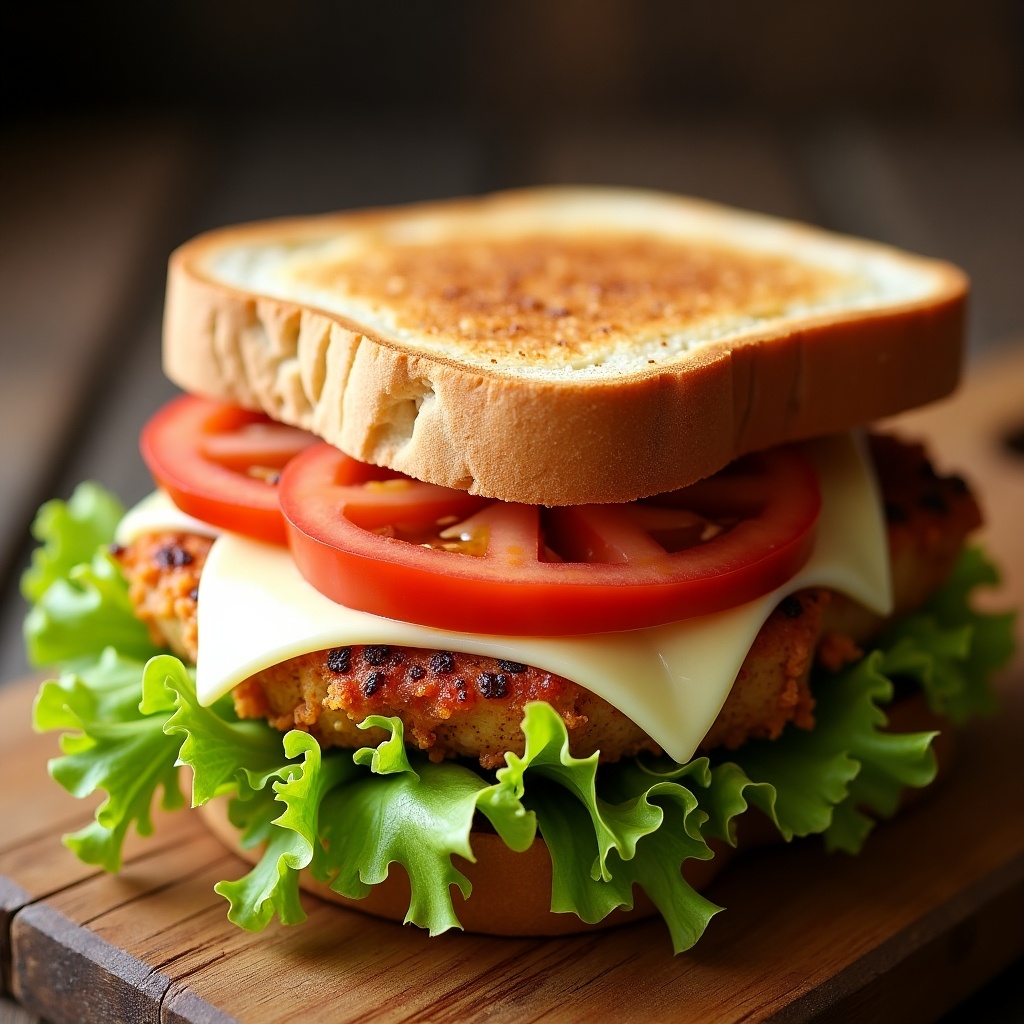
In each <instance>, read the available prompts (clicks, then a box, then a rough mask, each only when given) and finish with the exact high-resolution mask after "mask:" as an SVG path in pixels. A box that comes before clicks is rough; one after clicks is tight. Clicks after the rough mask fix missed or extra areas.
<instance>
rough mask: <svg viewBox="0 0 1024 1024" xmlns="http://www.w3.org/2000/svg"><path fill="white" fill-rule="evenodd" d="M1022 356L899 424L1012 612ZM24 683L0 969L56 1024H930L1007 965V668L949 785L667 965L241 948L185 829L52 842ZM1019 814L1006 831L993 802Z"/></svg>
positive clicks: (63, 807)
mask: <svg viewBox="0 0 1024 1024" xmlns="http://www.w3.org/2000/svg"><path fill="white" fill-rule="evenodd" d="M1022 385H1024V353H1020V352H1017V353H1016V354H1011V355H1009V356H1008V357H1007V356H1004V357H1003V358H1002V359H1000V360H999V361H998V362H996V363H993V364H992V365H990V366H989V367H987V368H986V367H982V368H981V370H980V372H979V373H978V375H977V377H976V378H975V379H974V380H973V381H972V382H971V384H970V385H969V386H968V387H966V388H965V389H964V390H963V391H962V392H961V393H960V395H958V396H957V397H956V398H955V399H953V400H952V401H950V402H949V403H946V404H945V405H943V406H937V407H935V408H934V409H932V410H926V411H924V412H922V413H918V414H915V415H914V416H913V417H910V416H908V417H905V418H903V419H902V424H903V426H904V429H906V430H913V431H914V432H916V433H925V434H927V435H929V436H931V437H933V438H934V439H935V443H936V445H937V446H938V447H940V448H941V449H942V450H943V451H944V453H945V455H946V457H944V458H943V459H942V461H943V463H946V462H950V461H955V462H956V464H958V465H960V466H964V467H966V468H967V470H969V471H970V472H971V475H972V477H973V479H974V480H975V481H976V482H977V483H978V485H979V488H980V490H982V492H983V493H985V494H986V495H987V497H988V501H987V502H986V503H987V504H988V505H989V506H990V525H989V528H988V537H987V543H988V544H989V546H990V547H991V548H992V550H993V551H994V553H995V554H996V555H997V557H999V558H1000V560H1001V561H1002V562H1003V565H1004V567H1005V568H1006V569H1007V573H1008V582H1007V586H1006V588H1005V589H1004V591H1003V593H1002V595H1001V596H1000V598H999V601H1000V602H1001V603H1004V604H1005V603H1012V604H1016V605H1017V606H1020V605H1021V604H1024V600H1022V597H1024V552H1022V549H1021V546H1020V545H1021V529H1020V525H1021V523H1022V522H1024V518H1022V517H1024V458H1021V457H1020V456H1019V455H1014V454H1013V453H1012V450H1011V449H1010V448H1009V447H1007V446H1006V445H1004V444H1003V443H1002V441H1001V438H1002V437H1003V436H1004V435H1006V434H1007V433H1008V432H1010V431H1012V429H1013V428H1015V427H1016V426H1017V425H1018V424H1017V423H1016V419H1017V417H1021V418H1024V403H1022V402H1021V401H1020V397H1021V395H1024V386H1022ZM33 689H34V682H33V681H26V682H25V683H22V684H20V685H17V686H13V687H8V688H5V689H4V690H3V691H0V770H2V771H3V773H4V777H5V778H6V779H8V780H14V782H15V784H14V785H8V786H6V787H5V788H4V790H3V792H2V794H0V821H2V822H4V825H3V831H2V832H0V925H2V927H0V942H2V943H3V945H2V947H0V962H2V963H3V965H4V975H5V982H6V987H7V988H8V989H9V991H11V992H12V993H13V994H14V996H15V997H16V998H17V999H18V1000H19V1002H20V1003H21V1004H22V1005H23V1006H24V1007H25V1008H27V1010H28V1011H30V1012H31V1013H34V1014H38V1015H39V1016H41V1017H43V1018H44V1019H46V1020H49V1021H52V1022H54V1024H59V1022H62V1021H111V1020H154V1021H156V1020H162V1021H222V1020H230V1019H235V1020H244V1021H277V1020H281V1021H284V1020H292V1019H296V1017H297V1016H299V1015H300V1012H301V1016H302V1017H303V1018H304V1019H305V1020H308V1021H354V1020H374V1021H412V1020H461V1021H478V1020H479V1021H484V1020H511V1019H516V1020H524V1019H525V1020H540V1019H551V1020H563V1019H578V1020H585V1019H598V1018H600V1019H606V1018H613V1019H619V1020H623V1021H634V1020H636V1021H651V1020H679V1021H691V1020H692V1021H702V1022H718V1021H721V1022H726V1021H740V1020H743V1021H760V1020H773V1021H806V1020H813V1019H816V1018H821V1019H827V1020H830V1021H847V1020H848V1021H854V1020H868V1019H871V1020H883V1021H884V1020H893V1021H927V1020H933V1019H935V1018H936V1017H937V1016H939V1015H940V1014H941V1013H942V1012H944V1011H945V1010H946V1009H948V1008H949V1007H950V1006H953V1005H955V1004H956V1003H957V1002H958V1001H960V1000H961V999H963V998H964V997H965V996H966V995H967V994H968V993H969V992H971V991H972V990H973V989H975V988H976V987H977V986H978V985H980V984H981V983H983V982H984V981H985V980H986V979H988V978H990V977H992V976H994V975H995V974H996V973H998V972H999V971H1000V970H1001V969H1002V968H1003V967H1004V966H1005V965H1007V964H1008V963H1010V962H1011V961H1012V960H1013V959H1015V958H1016V957H1019V956H1020V955H1021V953H1022V951H1024V912H1022V911H1024V815H1022V813H1021V808H1020V802H1019V799H1017V802H1016V804H1015V803H1014V799H1015V798H1019V796H1020V779H1021V778H1022V777H1024V746H1022V744H1021V742H1020V738H1021V736H1022V735H1024V668H1022V663H1021V661H1020V659H1018V661H1017V663H1016V665H1015V666H1014V668H1013V670H1012V671H1010V672H1009V673H1008V674H1007V675H1006V677H1005V678H1004V679H1003V680H1002V681H1001V687H1000V693H1001V704H1002V707H1001V711H1000V714H999V715H998V716H997V717H995V718H994V719H991V720H988V721H984V722H980V723H977V724H975V725H973V726H972V727H970V728H968V729H967V730H966V731H965V733H964V735H963V737H962V742H961V743H960V747H959V754H958V758H957V763H956V766H955V769H954V771H953V772H952V774H951V776H950V777H949V778H948V779H947V780H946V781H945V782H944V783H942V784H941V785H940V786H939V787H938V788H937V791H936V792H935V793H934V794H933V795H932V796H931V797H930V798H929V799H927V800H925V801H923V802H921V803H920V804H918V805H916V806H914V807H912V808H910V809H909V810H908V811H907V812H905V813H904V814H902V815H901V816H900V817H899V818H898V819H897V820H896V821H893V822H890V823H887V824H885V825H883V826H881V827H879V829H878V830H877V832H876V834H875V835H874V836H873V837H872V840H871V841H870V842H869V844H868V846H867V848H866V850H865V852H864V853H863V854H862V855H861V856H859V857H856V858H848V857H845V856H842V855H832V856H829V855H826V854H825V853H824V852H823V851H822V849H821V847H820V845H819V844H818V843H817V842H814V841H807V842H802V843H796V844H794V845H793V846H792V847H790V848H777V849H770V850H765V851H761V852H759V853H758V854H756V855H751V856H750V857H748V858H747V859H746V860H745V861H741V862H740V863H739V864H738V865H737V866H735V867H733V868H732V869H730V870H729V871H727V872H726V873H725V875H724V876H723V877H722V878H721V879H720V880H719V881H717V882H716V883H714V885H713V887H712V889H711V890H710V893H709V895H710V896H711V897H712V898H713V899H715V900H716V901H717V902H719V903H720V904H722V905H724V906H726V907H728V908H729V909H728V910H727V911H726V912H725V913H723V914H721V915H719V916H718V917H717V918H716V919H715V920H714V921H713V922H712V924H711V926H710V928H709V930H708V933H707V934H706V936H705V938H704V939H703V940H702V941H701V943H700V945H699V946H698V947H697V948H696V949H695V950H694V951H692V952H691V953H688V954H685V955H682V956H678V957H673V956H672V955H671V947H670V945H669V942H668V936H667V934H666V932H665V930H664V927H663V926H662V925H661V924H660V923H658V922H647V923H644V924H639V925H631V926H628V927H624V928H621V929H619V930H617V931H614V932H610V933H603V934H596V935H589V936H584V937H577V938H569V939H558V940H537V939H494V938H483V937H479V936H469V935H462V934H448V935H445V936H442V937H440V938H437V939H429V938H428V937H426V936H425V935H424V934H423V933H420V932H418V931H415V930H413V929H411V928H402V927H399V926H397V925H393V924H389V923H386V922H381V921H377V920H374V919H372V918H369V917H366V916H364V915H361V914H358V913H355V912H351V911H346V910H343V909H340V908H337V907H334V906H329V905H326V904H320V903H317V902H315V901H312V900H307V910H308V912H309V919H308V921H307V922H306V923H305V924H303V925H302V926H300V927H297V928H283V927H280V926H277V925H274V926H271V927H270V928H268V929H267V931H266V932H264V933H263V934H261V935H258V936H252V935H249V934H247V933H244V932H241V931H239V930H237V929H235V928H233V927H232V926H231V925H229V924H228V923H227V921H226V919H225V904H224V902H223V901H222V900H221V899H220V897H218V896H216V895H215V894H214V893H213V891H212V887H213V884H214V882H216V881H217V880H219V879H221V878H230V877H237V876H238V875H239V874H241V873H243V871H244V870H245V868H244V865H243V864H242V863H241V862H240V861H239V860H237V859H236V858H235V857H234V856H233V855H231V854H228V853H226V852H225V851H224V850H223V849H222V848H221V847H220V846H219V845H218V844H217V843H216V842H215V841H214V840H213V839H212V838H211V836H210V835H209V834H207V833H206V832H205V830H204V829H203V828H202V826H201V824H200V823H199V821H198V820H197V817H196V816H195V815H190V814H188V813H179V814H174V815H161V816H159V817H158V819H157V829H156V834H155V836H154V837H152V838H150V839H147V840H141V839H138V838H137V837H133V838H132V839H131V840H130V842H129V844H128V848H127V851H126V865H125V870H124V871H123V872H122V873H121V874H120V875H117V876H109V875H104V874H103V873H101V872H97V871H95V870H93V869H90V868H88V867H86V866H84V865H82V864H80V863H79V862H78V861H76V860H75V859H74V858H73V857H72V856H71V854H70V853H68V852H67V851H66V850H65V849H64V848H63V847H62V846H61V845H60V843H59V836H60V835H61V834H62V833H64V832H66V831H68V830H69V829H72V828H74V827H76V826H78V825H79V824H82V823H84V821H85V820H86V819H87V818H88V815H89V811H90V808H89V806H88V805H84V804H82V803H81V802H79V801H76V800H73V799H72V798H70V797H68V796H67V795H66V794H64V793H63V792H62V791H60V790H59V789H58V788H57V787H56V785H55V784H53V783H52V782H50V781H49V779H48V778H47V776H46V772H45V761H46V758H47V757H48V756H51V755H52V754H53V753H54V752H55V741H54V739H53V737H51V736H37V735H34V734H33V733H32V732H31V731H30V730H29V727H28V718H29V710H30V704H31V699H32V692H33ZM1008 804H1009V806H1010V807H1012V808H1015V813H1011V814H1007V813H1006V808H1007V806H1008Z"/></svg>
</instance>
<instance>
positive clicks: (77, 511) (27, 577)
mask: <svg viewBox="0 0 1024 1024" xmlns="http://www.w3.org/2000/svg"><path fill="white" fill-rule="evenodd" d="M123 515H124V507H123V506H122V505H121V502H120V501H118V500H117V498H115V497H114V495H112V494H111V493H110V492H109V491H106V490H104V489H103V488H102V487H100V486H99V484H95V483H92V482H88V481H87V482H86V483H81V484H79V485H78V486H77V487H76V488H75V490H74V493H73V494H72V495H71V497H70V498H69V499H68V501H66V502H63V501H60V500H58V499H56V498H55V499H54V500H53V501H48V502H46V504H45V505H43V506H42V507H41V508H40V509H39V511H38V512H37V513H36V517H35V519H34V520H33V522H32V536H33V537H35V539H36V540H38V541H39V545H40V546H39V547H37V548H36V549H35V550H34V551H33V552H32V563H31V565H30V566H29V568H28V569H26V570H25V572H24V573H23V574H22V577H21V593H22V595H23V596H24V598H25V600H26V601H29V602H32V603H35V602H36V601H38V600H39V599H40V598H41V597H42V596H43V594H44V593H46V590H47V588H48V587H49V586H50V584H51V583H53V582H55V581H56V580H59V579H66V578H67V577H68V576H69V574H70V573H71V570H72V569H74V567H75V566H76V565H82V564H86V563H88V562H91V561H92V557H93V555H94V554H95V553H96V549H97V548H99V547H102V546H103V545H105V544H109V543H110V542H111V541H112V540H113V539H114V530H115V529H116V528H117V524H118V523H119V522H120V520H121V517H122V516H123Z"/></svg>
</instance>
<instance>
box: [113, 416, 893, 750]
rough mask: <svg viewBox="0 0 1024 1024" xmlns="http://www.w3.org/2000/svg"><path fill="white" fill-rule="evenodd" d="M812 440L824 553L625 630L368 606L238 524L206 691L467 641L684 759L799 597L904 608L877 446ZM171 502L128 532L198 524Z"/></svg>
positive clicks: (208, 626) (202, 665) (217, 599)
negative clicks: (458, 624) (544, 627)
mask: <svg viewBox="0 0 1024 1024" xmlns="http://www.w3.org/2000/svg"><path fill="white" fill-rule="evenodd" d="M807 448H808V452H809V454H810V455H811V457H812V458H813V459H814V461H815V464H816V465H817V467H818V470H819V473H820V476H821V487H822V498H823V504H822V514H821V519H820V521H819V526H818V535H817V541H816V545H815V551H814V553H813V555H812V557H811V559H810V560H809V561H808V563H807V564H806V565H805V566H804V568H803V569H802V570H801V571H800V572H799V573H797V575H796V576H794V577H793V578H792V579H791V580H789V581H788V582H787V583H786V584H785V585H784V586H783V587H780V588H778V589H777V590H775V591H773V592H771V593H769V594H766V595H764V596H763V597H762V598H759V599H758V600H756V601H753V602H750V603H748V604H746V605H743V606H741V607H739V608H735V609H732V610H730V611H728V612H723V613H718V614H716V615H709V616H702V617H699V618H694V619H687V620H684V621H682V622H677V623H672V624H670V625H667V626H659V627H654V628H651V629H642V630H631V631H629V632H624V633H604V634H594V635H589V636H574V637H544V638H538V637H533V638H530V637H507V636H498V635H491V636H483V635H461V634H456V633H452V632H450V631H446V630H439V629H433V628H427V627H421V626H417V625H415V624H412V623H405V622H399V621H396V620H393V619H385V618H382V617H379V616H373V615H368V614H366V613H363V612H356V611H353V610H351V609H348V608H344V607H343V606H341V605H337V604H335V603H334V602H332V601H329V600H328V599H326V598H324V597H323V596H322V595H320V594H319V593H317V592H316V591H315V590H313V589H312V588H311V587H310V586H309V585H308V584H307V583H306V582H305V581H304V580H303V579H302V578H301V576H300V575H299V573H298V571H297V570H296V569H295V566H294V564H293V562H292V560H291V558H290V556H289V555H288V552H287V551H286V550H285V549H282V548H277V547H274V546H272V545H266V544H261V543H259V542H256V541H251V540H247V539H245V538H242V537H239V536H237V535H234V534H231V533H227V532H225V533H223V534H221V535H220V536H219V538H218V539H217V541H216V542H215V543H214V545H213V547H212V548H211V550H210V552H209V555H208V557H207V559H206V563H205V565H204V567H203V572H202V577H201V581H200V584H199V594H198V609H199V611H198V632H199V636H200V637H201V638H202V643H201V644H200V648H199V656H198V660H197V687H198V692H199V696H200V699H201V700H202V701H203V702H204V703H206V704H210V703H212V702H213V701H215V700H216V699H217V698H218V697H220V696H222V695H223V694H224V693H226V692H228V691H229V690H231V689H232V688H233V687H235V686H237V685H238V684H240V683H242V682H243V681H244V680H246V679H248V678H250V677H252V676H254V675H255V674H257V673H259V672H261V671H263V670H266V669H268V668H270V667H271V666H275V665H279V664H281V663H283V662H286V661H288V660H289V659H292V658H296V657H299V656H301V655H305V654H309V653H310V652H313V651H320V650H325V649H332V648H340V647H346V646H351V645H355V644H364V645H365V644H371V645H379V644H386V645H391V646H401V647H411V648H421V649H429V650H447V651H457V652H465V653H467V654H472V655H478V656H486V657H492V658H495V659H502V660H505V661H508V662H512V663H519V664H525V665H529V666H535V667H537V668H541V669H544V670H547V671H548V672H551V673H554V674H556V675H558V676H559V677H562V678H564V679H568V680H571V681H572V682H574V683H577V684H579V685H580V686H582V687H584V688H586V689H587V690H588V691H590V692H591V693H593V694H596V695H597V696H598V697H600V698H602V699H604V700H605V701H607V702H608V703H609V704H611V705H612V706H613V707H614V708H616V709H617V710H618V711H620V712H622V713H623V714H624V715H625V716H626V717H627V718H628V719H630V720H631V721H632V722H634V723H635V724H636V726H637V727H638V728H639V729H640V730H642V731H643V732H644V733H646V734H647V735H648V736H650V737H651V738H652V739H653V741H654V742H655V743H656V744H657V745H658V746H659V747H660V748H662V749H663V750H665V752H667V753H668V754H670V755H671V756H672V757H673V758H674V759H675V760H677V761H680V762H685V761H686V760H688V759H689V758H690V757H691V756H692V754H693V753H694V751H695V750H696V749H697V748H698V746H699V745H700V743H701V740H702V739H703V738H704V737H705V735H706V734H707V733H708V731H709V730H710V729H711V726H712V724H713V723H714V722H715V719H716V718H717V717H718V715H719V712H720V711H721V709H722V706H723V705H724V703H725V701H726V698H727V697H728V695H729V692H730V689H731V687H732V685H733V681H734V680H735V679H736V677H737V674H738V672H739V670H740V667H741V665H742V663H743V661H744V658H745V657H746V655H747V652H748V651H749V649H750V647H751V645H752V644H753V642H754V639H755V637H756V636H757V634H758V632H759V631H760V630H761V628H762V626H763V625H764V623H765V621H766V620H767V619H768V617H769V615H770V614H771V612H772V610H773V609H774V608H775V607H776V606H777V605H778V604H779V602H780V601H781V600H783V599H784V598H785V597H786V596H787V595H789V594H793V593H796V592H797V591H800V590H806V589H808V588H827V589H829V590H832V591H838V592H839V593H841V594H844V595H846V596H847V597H849V598H851V599H852V600H853V601H855V602H856V603H857V604H858V605H861V606H864V607H866V608H868V609H870V610H871V611H872V612H873V613H875V614H876V615H881V616H884V615H886V614H888V612H889V610H890V609H891V602H892V596H891V587H890V582H889V556H888V551H887V546H886V527H885V519H884V513H883V509H882V502H881V498H880V496H879V491H878V486H877V483H876V481H875V479H874V474H873V471H872V468H871V460H870V458H869V457H868V455H867V453H866V450H865V446H864V445H863V443H862V442H861V441H860V440H858V439H856V438H855V437H853V436H851V435H841V436H837V437H833V438H828V439H822V440H818V441H814V442H810V443H808V446H807ZM168 505H169V503H167V504H164V503H163V502H161V499H159V498H156V499H153V500H151V501H150V502H148V503H146V505H144V506H143V507H142V508H139V509H137V510H135V511H134V512H132V513H129V515H128V516H127V517H126V519H125V520H124V522H123V523H122V526H121V528H120V531H119V535H118V541H119V542H120V543H122V544H127V543H129V542H130V541H131V540H132V539H133V538H135V537H138V536H139V535H141V534H143V533H147V532H149V533H151V532H154V531H156V530H158V529H163V530H168V529H179V530H184V529H187V528H188V527H189V526H190V524H189V523H188V522H187V521H184V520H182V519H181V518H179V517H180V513H177V511H176V510H174V509H173V506H171V507H169V508H168ZM193 522H194V521H193ZM200 532H208V530H204V531H200Z"/></svg>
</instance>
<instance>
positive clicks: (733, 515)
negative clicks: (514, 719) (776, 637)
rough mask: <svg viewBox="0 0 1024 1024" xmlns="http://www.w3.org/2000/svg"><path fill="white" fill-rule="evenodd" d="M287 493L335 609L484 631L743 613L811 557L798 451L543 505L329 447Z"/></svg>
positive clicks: (804, 474)
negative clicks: (658, 488)
mask: <svg viewBox="0 0 1024 1024" xmlns="http://www.w3.org/2000/svg"><path fill="white" fill-rule="evenodd" d="M279 497H280V501H281V509H282V511H283V512H284V516H285V519H286V521H287V527H288V544H289V547H290V548H291V551H292V555H293V557H294V559H295V562H296V565H297V566H298V568H299V571H300V572H301V573H302V575H303V576H304V577H305V578H306V580H308V581H309V582H310V583H311V584H312V585H313V586H314V587H316V589H317V590H319V591H320V592H321V593H322V594H325V595H326V596H327V597H329V598H331V599H332V600H334V601H337V602H338V603H339V604H344V605H346V606H348V607H350V608H355V609H358V610H361V611H367V612H373V613H374V614H377V615H384V616H387V617H389V618H395V619H403V620H405V621H408V622H416V623H420V624H422V625H427V626H438V627H441V628H444V629H451V630H460V631H468V632H474V633H497V634H502V635H506V636H507V635H513V634H514V635H523V636H557V635H567V634H576V633H597V632H610V631H615V630H623V629H635V628H638V627H642V626H653V625H659V624H662V623H666V622H673V621H676V620H678V619H683V618H688V617H691V616H695V615H703V614H706V613H709V612H716V611H721V610H723V609H725V608H730V607H735V606H736V605H739V604H743V603H745V602H747V601H750V600H753V599H754V598H755V597H759V596H760V595H761V594H765V593H767V592H768V591H770V590H773V589H774V588H775V587H777V586H779V585H780V584H782V583H784V582H785V581H786V580H787V579H789V578H790V577H791V576H792V575H793V574H794V573H795V572H796V571H797V570H798V569H799V568H800V567H801V566H802V565H803V564H804V562H806V560H807V558H808V557H809V555H810V553H811V549H812V547H813V543H814V530H815V525H816V523H817V519H818V513H819V511H820V508H821V496H820V493H819V490H818V478H817V473H816V472H815V470H814V467H813V466H812V465H811V463H810V462H809V461H808V460H807V459H806V458H805V457H804V456H803V455H802V454H801V453H800V452H799V451H798V450H796V449H794V448H776V449H773V450H771V451H768V452H763V453H759V454H756V455H751V456H747V457H745V458H744V459H741V460H739V461H738V462H736V463H734V464H733V465H732V466H730V467H729V468H727V469H726V470H724V471H723V472H722V473H720V474H718V475H717V476H715V477H712V478H710V479H709V480H707V481H702V482H701V483H698V484H695V485H694V486H693V487H688V488H683V489H682V490H679V491H675V492H673V493H671V494H667V495H662V496H660V497H658V498H653V499H645V500H643V501H637V502H632V503H629V504H625V505H582V506H574V507H567V508H539V507H537V506H533V505H517V504H512V503H509V502H500V501H492V500H489V499H483V498H478V497H473V496H472V495H468V494H466V493H464V492H462V491H451V490H446V489H445V488H440V487H434V486H432V485H430V484H423V483H419V482H418V481H415V480H410V479H408V478H407V477H401V476H399V475H397V474H394V473H391V474H388V473H387V471H385V470H380V469H375V468H371V467H366V466H363V465H361V464H360V463H358V462H356V461H355V460H353V459H350V458H349V457H348V456H346V455H344V454H343V453H342V452H340V451H338V450H337V449H335V448H332V447H331V446H330V445H326V444H319V445H316V446H314V447H312V448H309V449H308V450H306V451H305V452H303V453H302V454H301V455H299V456H298V457H296V458H295V459H293V460H292V461H291V462H290V463H289V464H288V466H287V467H286V468H285V470H284V473H283V474H282V477H281V485H280V492H279Z"/></svg>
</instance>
